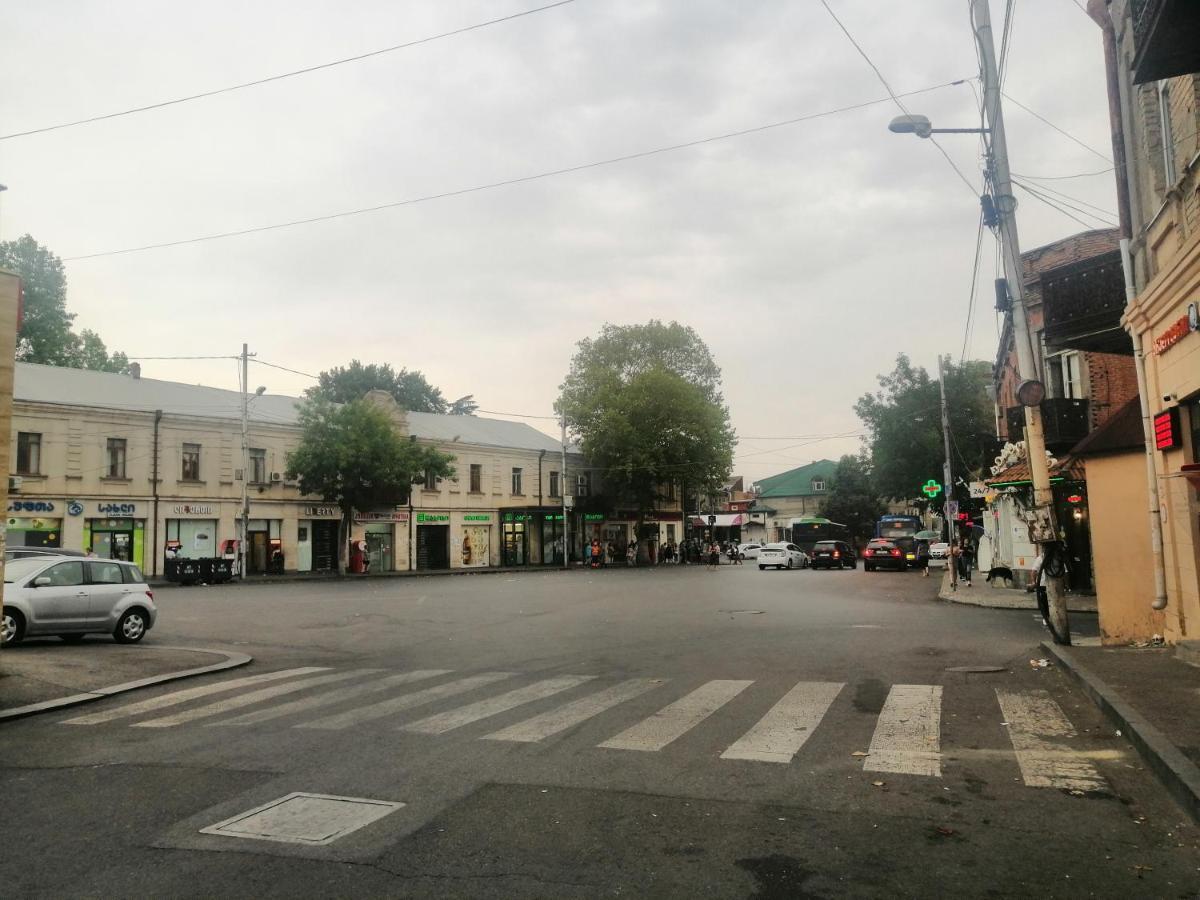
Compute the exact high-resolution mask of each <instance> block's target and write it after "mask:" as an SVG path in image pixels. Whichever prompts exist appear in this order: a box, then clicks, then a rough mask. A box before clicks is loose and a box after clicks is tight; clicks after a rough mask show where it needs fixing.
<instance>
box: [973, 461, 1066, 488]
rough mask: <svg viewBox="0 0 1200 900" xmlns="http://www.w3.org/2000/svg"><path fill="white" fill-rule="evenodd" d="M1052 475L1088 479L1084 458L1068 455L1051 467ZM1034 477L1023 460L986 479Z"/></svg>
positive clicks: (994, 481)
mask: <svg viewBox="0 0 1200 900" xmlns="http://www.w3.org/2000/svg"><path fill="white" fill-rule="evenodd" d="M1050 477H1051V478H1065V479H1066V480H1067V481H1086V480H1087V473H1086V472H1085V471H1084V468H1083V460H1081V459H1077V458H1075V457H1073V456H1068V457H1067V458H1066V459H1060V460H1059V461H1058V462H1056V463H1055V464H1054V465H1052V466H1051V467H1050ZM1032 478H1033V476H1032V475H1031V474H1030V472H1029V463H1028V462H1026V461H1025V460H1021V461H1020V462H1018V463H1015V464H1014V465H1011V466H1009V467H1008V468H1007V469H1005V470H1004V471H1003V472H1001V473H1000V474H999V475H993V476H992V477H991V478H987V479H985V481H986V482H987V483H988V484H1009V483H1020V482H1023V481H1031V480H1032Z"/></svg>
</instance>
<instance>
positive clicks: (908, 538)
mask: <svg viewBox="0 0 1200 900" xmlns="http://www.w3.org/2000/svg"><path fill="white" fill-rule="evenodd" d="M924 529H925V525H924V523H923V522H922V521H921V519H920V517H918V516H880V518H879V521H878V522H876V523H875V537H877V538H884V539H885V540H889V541H891V542H893V543H894V544H895V545H896V546H897V547H899V548H900V550H901V551H902V552H903V553H904V559H905V561H906V562H907V563H908V565H909V566H910V567H915V566H916V565H917V540H916V537H915V535H916V533H917V532H918V531H923V530H924Z"/></svg>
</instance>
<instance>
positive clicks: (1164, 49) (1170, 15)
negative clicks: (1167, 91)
mask: <svg viewBox="0 0 1200 900" xmlns="http://www.w3.org/2000/svg"><path fill="white" fill-rule="evenodd" d="M1129 6H1130V14H1131V15H1132V17H1133V44H1134V57H1133V80H1134V82H1135V83H1137V84H1143V83H1145V82H1147V81H1157V80H1159V79H1160V78H1172V77H1174V76H1176V75H1190V74H1192V73H1193V72H1200V41H1197V40H1196V35H1197V34H1198V33H1200V3H1197V2H1196V0H1130V4H1129Z"/></svg>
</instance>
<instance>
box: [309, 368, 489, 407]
mask: <svg viewBox="0 0 1200 900" xmlns="http://www.w3.org/2000/svg"><path fill="white" fill-rule="evenodd" d="M368 391H387V392H388V393H389V394H391V395H392V396H393V397H394V398H395V399H396V402H397V403H398V404H400V406H402V407H403V408H404V409H407V410H412V411H413V412H430V413H450V414H451V415H455V416H470V415H474V414H475V410H477V409H478V408H479V404H478V403H476V402H475V398H474V396H473V395H471V394H467V395H466V396H465V397H459V398H458V399H457V400H455V401H454V402H453V403H448V402H447V401H446V398H445V397H443V396H442V392H441V391H440V390H439V389H438V388H436V387H434V386H433V385H432V384H430V383H429V382H428V381H427V380H426V379H425V376H424V374H422V373H421V372H419V371H416V370H413V371H409V370H408V369H404V368H402V369H400V371H398V372H397V371H396V370H395V369H393V368H392V367H391V365H390V364H389V363H362V362H360V361H359V360H357V359H352V360H350V365H348V366H338V367H336V368H333V369H329V370H328V371H326V372H322V373H321V374H320V376H318V382H317V384H316V385H315V386H314V387H311V388H309V389H308V390H307V391H306V392H305V393H306V394H307V396H308V397H309V398H311V399H313V400H326V401H328V402H330V403H351V402H353V401H355V400H361V399H362V398H363V397H364V396H365V395H366V393H367V392H368Z"/></svg>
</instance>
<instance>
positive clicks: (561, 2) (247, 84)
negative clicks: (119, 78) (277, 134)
mask: <svg viewBox="0 0 1200 900" xmlns="http://www.w3.org/2000/svg"><path fill="white" fill-rule="evenodd" d="M574 2H575V0H558V2H556V3H549V4H547V5H545V6H539V7H536V8H534V9H527V10H524V11H522V12H518V13H513V14H512V15H508V16H501V17H500V18H498V19H489V20H487V21H486V22H477V23H475V24H474V25H466V26H464V27H462V28H455V29H454V30H453V31H443V32H442V33H440V34H433V35H429V36H428V37H423V38H417V39H416V40H412V41H405V42H404V43H403V44H394V45H392V46H391V47H381V48H380V49H378V50H369V51H367V52H366V53H360V54H358V55H357V56H347V57H344V58H342V59H334V60H330V61H329V62H324V63H318V64H317V65H315V66H306V67H305V68H303V69H293V70H292V71H290V72H280V73H278V74H276V75H268V76H267V77H265V78H258V79H255V80H254V81H244V82H241V83H239V84H231V85H228V86H227V87H222V88H215V89H213V90H210V91H201V92H200V93H198V94H188V95H187V96H184V97H175V98H173V99H170V100H162V101H159V102H158V103H149V104H147V105H145V106H135V107H131V108H129V109H122V110H118V111H117V112H111V113H104V114H103V115H98V116H89V117H88V118H86V119H76V120H74V121H71V122H59V123H58V124H56V125H45V126H43V127H41V128H31V129H29V130H28V131H16V132H13V133H12V134H4V135H0V141H7V140H11V139H12V138H19V137H28V136H29V135H31V134H44V133H45V132H47V131H58V130H60V129H63V128H73V127H75V126H76V125H88V124H91V123H93V122H102V121H104V120H106V119H116V118H119V117H121V116H131V115H134V114H135V113H142V112H149V111H150V110H155V109H162V108H163V107H166V106H175V105H177V104H180V103H188V102H190V101H192V100H202V99H204V98H205V97H215V96H217V95H218V94H228V93H231V92H233V91H240V90H244V89H246V88H251V87H258V86H259V85H263V84H270V83H271V82H273V81H282V80H283V79H284V78H292V77H294V76H296V75H307V74H308V73H310V72H318V71H320V70H322V69H331V68H333V67H334V66H342V65H345V64H346V63H352V62H360V61H362V60H364V59H370V58H371V57H373V56H382V55H383V54H385V53H394V52H395V51H397V50H406V49H408V48H410V47H416V46H418V45H420V44H428V43H431V42H433V41H440V40H442V39H443V38H448V37H454V36H456V35H460V34H466V33H467V32H469V31H478V30H479V29H480V28H487V27H488V26H490V25H498V24H500V23H501V22H511V21H512V20H513V19H520V18H523V17H525V16H532V15H534V14H535V13H540V12H545V11H546V10H548V9H554V8H556V7H559V6H566V5H567V4H568V3H574Z"/></svg>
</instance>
